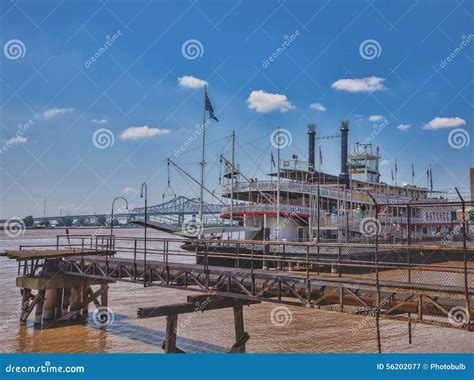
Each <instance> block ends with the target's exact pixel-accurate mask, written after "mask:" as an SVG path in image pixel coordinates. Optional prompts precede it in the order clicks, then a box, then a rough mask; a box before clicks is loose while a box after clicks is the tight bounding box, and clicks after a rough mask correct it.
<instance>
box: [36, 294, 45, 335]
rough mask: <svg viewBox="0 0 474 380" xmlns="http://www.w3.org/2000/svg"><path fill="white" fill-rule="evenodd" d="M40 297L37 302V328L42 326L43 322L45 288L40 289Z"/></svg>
mask: <svg viewBox="0 0 474 380" xmlns="http://www.w3.org/2000/svg"><path fill="white" fill-rule="evenodd" d="M38 293H39V298H38V302H37V303H36V310H35V328H41V325H42V322H43V305H44V297H45V293H46V291H45V290H38Z"/></svg>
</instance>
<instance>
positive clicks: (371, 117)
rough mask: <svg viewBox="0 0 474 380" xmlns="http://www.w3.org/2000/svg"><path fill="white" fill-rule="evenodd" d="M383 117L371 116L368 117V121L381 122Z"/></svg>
mask: <svg viewBox="0 0 474 380" xmlns="http://www.w3.org/2000/svg"><path fill="white" fill-rule="evenodd" d="M383 119H384V117H383V116H382V115H372V116H369V121H380V120H383Z"/></svg>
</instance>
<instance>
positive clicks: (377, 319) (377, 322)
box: [367, 192, 382, 353]
mask: <svg viewBox="0 0 474 380" xmlns="http://www.w3.org/2000/svg"><path fill="white" fill-rule="evenodd" d="M367 194H369V196H370V198H372V201H373V202H374V206H375V220H376V225H377V226H376V230H375V287H376V290H377V305H376V308H375V326H376V332H377V349H378V352H379V353H381V352H382V343H381V338H380V286H379V232H380V231H379V230H381V227H380V228H379V226H381V225H380V224H379V223H380V221H379V208H378V203H377V201H376V200H375V198H374V197H373V196H372V195H371V194H370V193H369V192H367Z"/></svg>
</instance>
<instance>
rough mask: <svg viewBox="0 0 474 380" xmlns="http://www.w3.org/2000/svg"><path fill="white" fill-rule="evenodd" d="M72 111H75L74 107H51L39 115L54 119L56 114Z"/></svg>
mask: <svg viewBox="0 0 474 380" xmlns="http://www.w3.org/2000/svg"><path fill="white" fill-rule="evenodd" d="M72 111H74V108H50V109H49V110H46V111H44V112H42V113H41V114H39V115H38V116H39V117H42V118H43V119H53V118H55V117H56V116H59V115H63V114H65V113H68V112H72Z"/></svg>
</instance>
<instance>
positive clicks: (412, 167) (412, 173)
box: [411, 162, 415, 177]
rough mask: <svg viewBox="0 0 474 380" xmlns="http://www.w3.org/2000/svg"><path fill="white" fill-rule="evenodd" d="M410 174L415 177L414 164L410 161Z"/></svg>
mask: <svg viewBox="0 0 474 380" xmlns="http://www.w3.org/2000/svg"><path fill="white" fill-rule="evenodd" d="M411 176H412V177H415V164H414V163H413V162H412V163H411Z"/></svg>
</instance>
